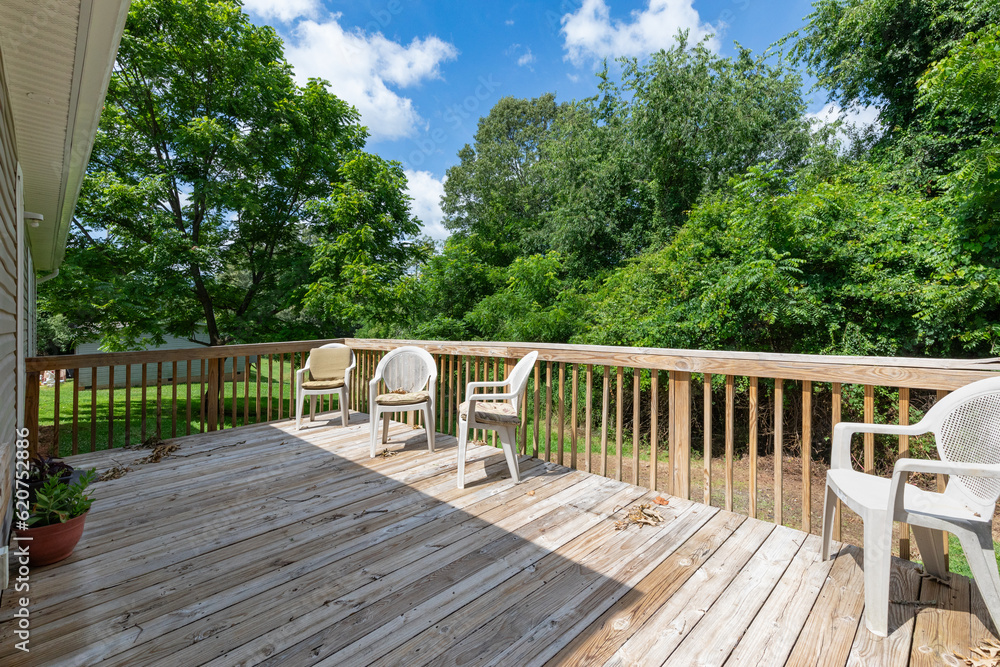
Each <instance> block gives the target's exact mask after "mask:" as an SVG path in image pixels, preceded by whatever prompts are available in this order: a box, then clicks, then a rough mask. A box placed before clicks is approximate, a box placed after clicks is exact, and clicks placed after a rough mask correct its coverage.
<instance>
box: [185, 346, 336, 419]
mask: <svg viewBox="0 0 1000 667" xmlns="http://www.w3.org/2000/svg"><path fill="white" fill-rule="evenodd" d="M254 366H255V370H254V381H255V384H256V385H257V396H256V398H257V400H256V402H255V404H254V407H255V412H256V415H257V416H256V418H255V420H254V421H255V422H256V423H258V424H259V423H260V355H259V354H258V355H257V363H256V364H255V365H254ZM331 407H332V404H331ZM188 421H191V420H190V419H188Z"/></svg>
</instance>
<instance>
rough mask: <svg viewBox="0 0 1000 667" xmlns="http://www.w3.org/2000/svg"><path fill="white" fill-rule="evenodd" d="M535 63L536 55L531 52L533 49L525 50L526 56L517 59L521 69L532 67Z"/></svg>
mask: <svg viewBox="0 0 1000 667" xmlns="http://www.w3.org/2000/svg"><path fill="white" fill-rule="evenodd" d="M533 62H535V55H534V54H533V53H532V52H531V49H525V51H524V54H523V55H522V56H521V57H520V58H518V59H517V64H518V65H520V66H521V67H524V66H525V65H530V64H531V63H533Z"/></svg>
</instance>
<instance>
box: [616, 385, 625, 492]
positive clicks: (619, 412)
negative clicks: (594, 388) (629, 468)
mask: <svg viewBox="0 0 1000 667" xmlns="http://www.w3.org/2000/svg"><path fill="white" fill-rule="evenodd" d="M624 384H625V369H624V368H623V367H621V366H618V367H617V370H616V371H615V392H616V394H615V397H616V398H617V399H618V402H617V405H615V463H616V465H617V468H615V479H616V480H618V481H619V482H620V481H622V442H623V438H622V426H623V424H622V422H623V421H624V418H623V414H624V411H625V406H624V405H623V402H624V401H623V395H624V389H625V388H624V386H623V385H624Z"/></svg>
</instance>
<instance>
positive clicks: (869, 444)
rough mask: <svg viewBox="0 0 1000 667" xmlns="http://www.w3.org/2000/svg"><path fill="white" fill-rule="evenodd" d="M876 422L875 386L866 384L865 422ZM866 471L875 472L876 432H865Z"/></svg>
mask: <svg viewBox="0 0 1000 667" xmlns="http://www.w3.org/2000/svg"><path fill="white" fill-rule="evenodd" d="M874 422H875V387H873V386H872V385H870V384H866V385H865V423H866V424H872V423H874ZM864 442H865V472H866V473H868V474H869V475H870V474H873V473H874V472H875V434H874V433H865V434H864Z"/></svg>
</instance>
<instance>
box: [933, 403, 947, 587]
mask: <svg viewBox="0 0 1000 667" xmlns="http://www.w3.org/2000/svg"><path fill="white" fill-rule="evenodd" d="M947 395H948V391H947V390H945V389H938V390H937V400H939V401H940V400H941V399H942V398H944V397H945V396H947ZM935 477H936V478H937V491H938V493H944V491H945V489H946V488H947V487H948V478H947V477H946V476H945V475H936V476H935ZM941 541H942V545H941V546H942V549H943V550H944V567H945V570H947V569H948V565H949V560H948V559H949V554H948V533H946V532H944V531H942V532H941Z"/></svg>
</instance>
